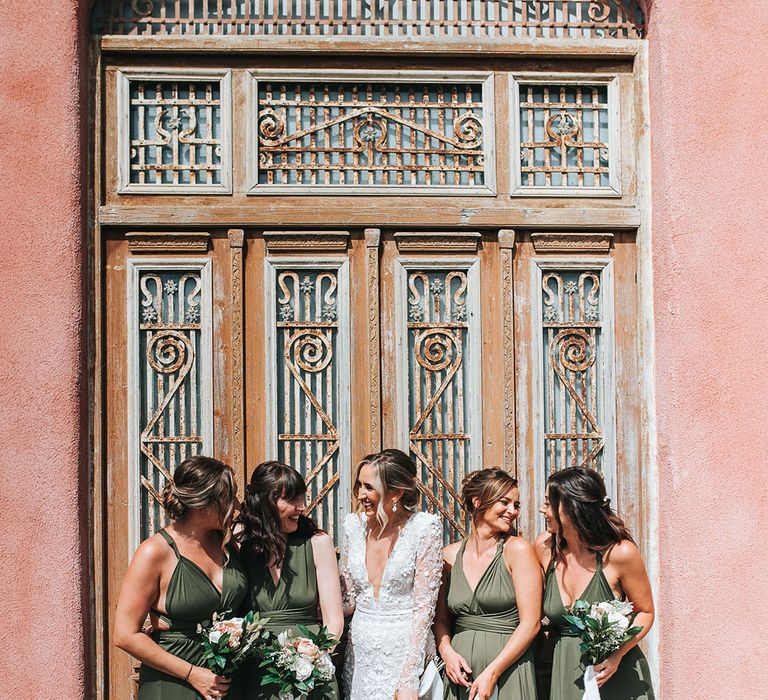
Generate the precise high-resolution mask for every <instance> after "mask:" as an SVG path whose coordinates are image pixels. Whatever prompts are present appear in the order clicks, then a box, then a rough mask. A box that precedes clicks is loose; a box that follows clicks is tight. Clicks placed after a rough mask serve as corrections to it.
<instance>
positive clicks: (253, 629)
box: [197, 611, 269, 676]
mask: <svg viewBox="0 0 768 700" xmlns="http://www.w3.org/2000/svg"><path fill="white" fill-rule="evenodd" d="M268 621H269V618H261V617H259V614H258V613H255V612H253V611H251V612H249V613H248V614H247V615H246V616H245V617H231V618H225V617H224V615H223V614H221V615H217V614H214V616H213V619H212V620H211V621H210V622H207V623H205V624H202V625H198V626H197V632H198V634H200V635H201V637H202V645H203V648H204V649H205V655H204V656H203V663H204V664H205V666H206V667H207V668H208V669H210V670H211V671H213V672H214V673H215V674H217V675H219V676H231V675H232V674H233V673H234V672H235V671H236V670H237V669H238V668H240V666H242V665H243V663H245V662H246V661H247V660H248V659H251V658H253V657H254V656H256V655H257V654H258V652H259V651H260V649H261V648H262V647H264V646H266V645H267V644H268V643H269V632H267V631H266V630H265V629H264V625H265V624H266V623H267V622H268Z"/></svg>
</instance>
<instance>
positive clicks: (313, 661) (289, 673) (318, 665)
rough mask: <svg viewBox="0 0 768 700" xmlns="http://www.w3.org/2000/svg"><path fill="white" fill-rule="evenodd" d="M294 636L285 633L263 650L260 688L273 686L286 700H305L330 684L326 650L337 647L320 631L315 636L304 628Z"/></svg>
mask: <svg viewBox="0 0 768 700" xmlns="http://www.w3.org/2000/svg"><path fill="white" fill-rule="evenodd" d="M297 629H298V632H299V634H298V635H294V634H292V630H290V629H288V630H285V631H283V632H281V633H280V634H279V635H277V636H276V637H274V636H273V639H272V642H271V644H270V645H269V646H268V647H267V648H266V649H265V650H264V653H263V656H264V660H263V661H262V662H261V664H260V666H261V668H263V669H264V676H263V677H262V679H261V684H262V685H271V686H275V688H276V690H277V693H278V695H279V696H280V697H281V698H286V700H291V699H296V698H305V697H306V698H309V697H311V696H312V693H313V691H315V690H317V689H319V688H321V687H322V686H324V685H327V684H328V683H330V682H331V681H332V680H333V678H334V675H335V673H336V669H335V668H334V666H333V661H332V660H331V655H330V650H331V649H333V647H335V646H336V644H338V640H337V639H335V638H334V637H332V636H331V635H330V634H329V633H328V630H327V629H326V628H325V627H323V628H321V629H320V631H319V632H317V633H315V632H312V631H311V630H309V629H308V628H307V627H305V626H304V625H298V626H297Z"/></svg>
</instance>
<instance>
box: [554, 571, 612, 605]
mask: <svg viewBox="0 0 768 700" xmlns="http://www.w3.org/2000/svg"><path fill="white" fill-rule="evenodd" d="M602 570H603V565H602V563H601V562H600V561H599V560H597V568H596V569H595V572H594V573H593V574H592V576H591V577H590V579H589V581H587V585H586V586H584V590H583V591H582V592H581V594H580V595H577V596H576V597H575V598H574V599H573V600H572V601H571V602H570V604H569V605H566V604H565V602H564V601H563V592H562V589H561V588H560V581H558V579H557V564H553V565H552V575H553V576H554V577H555V587H556V588H557V595H558V597H559V598H560V605H562V606H563V608H564V609H565V610H567V609H568V608H570V607H571V606H573V604H574V603H575V602H576V601H577V600H584V594H585V593H586V592H587V591H588V590H589V588H590V586H591V585H592V584H593V583H594V582H595V577H596V576H597V575H598V574H599V573H601V572H602Z"/></svg>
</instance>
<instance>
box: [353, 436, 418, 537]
mask: <svg viewBox="0 0 768 700" xmlns="http://www.w3.org/2000/svg"><path fill="white" fill-rule="evenodd" d="M366 465H369V466H370V467H371V468H372V469H373V472H374V476H373V488H374V489H375V490H376V493H378V494H379V506H378V508H377V509H376V520H377V521H378V522H379V525H381V529H382V531H383V530H384V528H385V527H386V526H387V523H388V522H389V515H388V514H387V512H386V511H385V510H384V500H385V499H386V498H387V496H388V495H389V494H390V493H392V491H402V496H400V503H401V504H402V505H403V507H404V508H407V509H408V510H413V509H414V508H415V507H416V505H417V504H418V502H419V500H420V498H421V496H420V494H419V487H418V486H417V485H416V476H417V473H418V470H417V469H416V464H415V463H414V461H413V460H412V459H411V458H410V457H409V456H408V455H407V454H405V452H403V451H402V450H395V449H390V450H382V451H381V452H376V453H374V454H370V455H367V456H366V457H363V459H362V461H361V462H360V464H358V465H357V475H356V476H355V485H354V487H353V488H354V492H355V497H357V491H358V489H359V487H360V470H361V469H362V468H363V467H364V466H366Z"/></svg>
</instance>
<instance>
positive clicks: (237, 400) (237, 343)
mask: <svg viewBox="0 0 768 700" xmlns="http://www.w3.org/2000/svg"><path fill="white" fill-rule="evenodd" d="M227 238H228V239H229V251H230V252H229V255H230V268H231V269H230V274H231V295H230V305H231V306H230V308H231V315H232V321H231V326H230V339H229V341H230V353H231V356H232V358H231V363H232V379H231V381H232V395H231V397H230V401H231V411H232V467H233V469H234V470H235V473H236V474H238V475H239V476H240V477H241V478H242V479H243V480H245V478H246V473H245V470H246V465H245V386H244V383H243V369H244V367H243V359H244V352H245V337H244V335H243V255H244V252H245V232H244V231H243V229H236V228H233V229H229V231H227Z"/></svg>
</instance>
